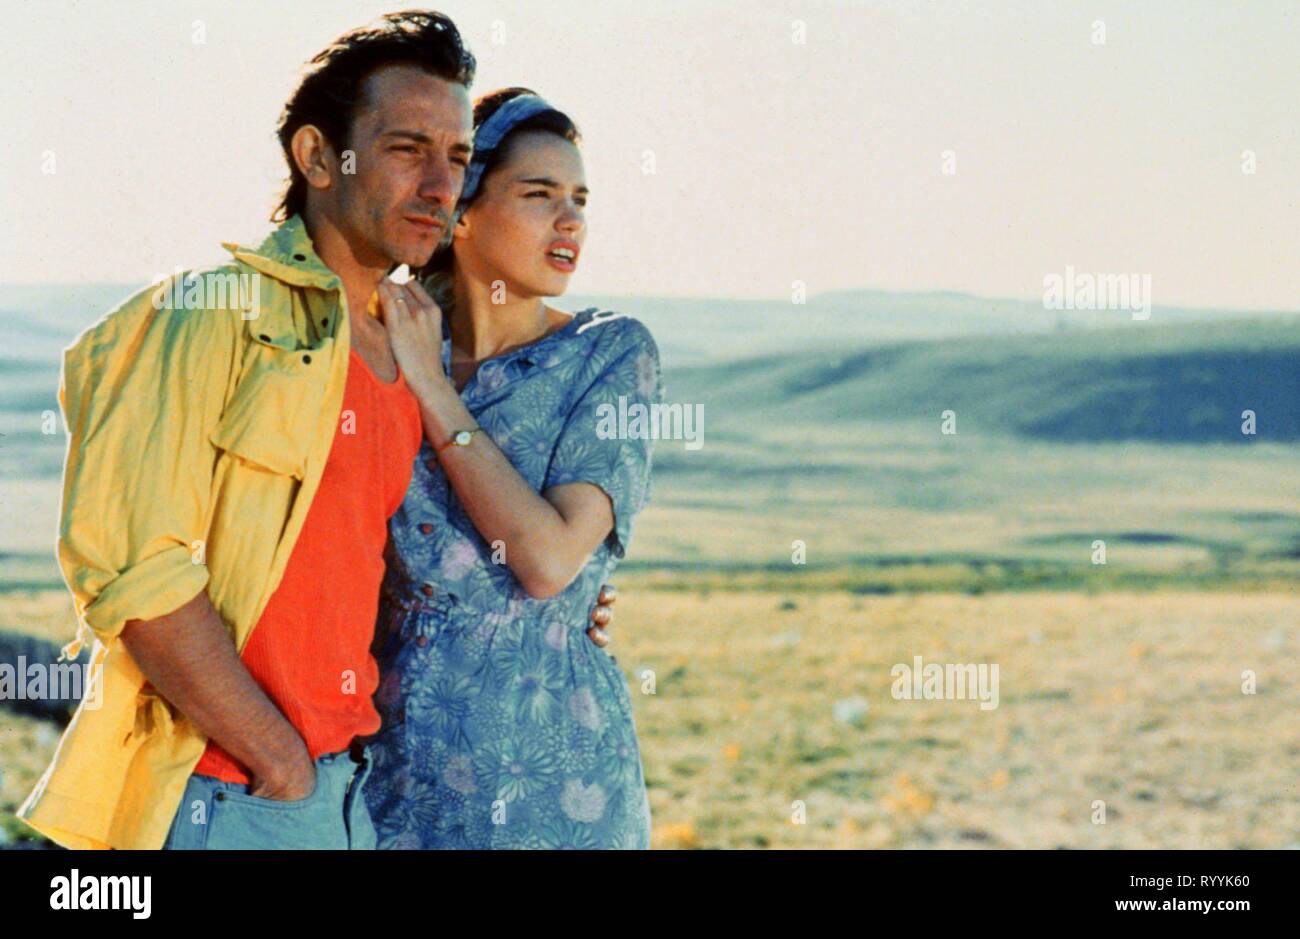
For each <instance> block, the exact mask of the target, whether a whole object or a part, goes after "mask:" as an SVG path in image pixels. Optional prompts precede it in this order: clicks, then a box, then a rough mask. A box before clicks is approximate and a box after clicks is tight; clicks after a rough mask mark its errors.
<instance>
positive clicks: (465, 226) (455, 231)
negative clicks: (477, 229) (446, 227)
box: [451, 209, 469, 239]
mask: <svg viewBox="0 0 1300 939" xmlns="http://www.w3.org/2000/svg"><path fill="white" fill-rule="evenodd" d="M467 215H469V210H468V209H466V210H464V211H461V212H459V213H457V215H456V224H455V225H454V226H452V229H451V237H452V238H453V239H454V238H468V237H469V219H468V218H466V216H467Z"/></svg>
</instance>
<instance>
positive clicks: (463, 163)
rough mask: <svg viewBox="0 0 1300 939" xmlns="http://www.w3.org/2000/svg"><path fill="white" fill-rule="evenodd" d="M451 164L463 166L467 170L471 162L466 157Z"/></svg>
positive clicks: (458, 158) (454, 160) (456, 158)
mask: <svg viewBox="0 0 1300 939" xmlns="http://www.w3.org/2000/svg"><path fill="white" fill-rule="evenodd" d="M451 162H453V163H455V164H456V165H457V166H463V167H465V168H466V169H468V168H469V160H467V159H465V158H464V157H455V158H454V159H453V160H452V161H451Z"/></svg>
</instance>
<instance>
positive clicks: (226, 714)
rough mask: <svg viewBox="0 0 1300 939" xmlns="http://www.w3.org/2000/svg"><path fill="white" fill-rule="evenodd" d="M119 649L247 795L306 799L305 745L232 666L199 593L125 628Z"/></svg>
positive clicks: (309, 774)
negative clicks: (235, 767) (222, 760)
mask: <svg viewBox="0 0 1300 939" xmlns="http://www.w3.org/2000/svg"><path fill="white" fill-rule="evenodd" d="M122 642H123V643H124V644H125V646H126V649H127V651H128V652H130V653H131V657H132V658H133V659H134V660H135V662H136V664H137V665H139V666H140V670H141V671H142V672H144V675H145V677H146V678H148V679H149V681H150V683H151V684H152V685H153V686H154V687H155V688H157V689H158V691H159V692H160V693H161V694H162V696H163V697H164V698H166V699H167V700H168V701H169V702H171V703H172V704H173V705H175V707H176V708H177V709H178V710H179V711H180V712H181V713H182V714H184V715H185V716H186V717H187V718H188V719H189V720H190V721H191V722H192V723H193V724H194V725H195V726H196V727H198V728H199V730H201V731H203V733H205V734H206V735H207V736H209V737H210V738H212V739H213V740H215V741H216V742H217V743H219V744H220V745H221V746H222V747H223V748H224V749H225V751H226V752H227V753H229V754H230V755H231V756H233V757H234V758H235V759H237V760H239V761H240V762H241V763H243V764H244V765H245V766H247V767H248V769H249V771H250V773H251V774H252V777H253V785H252V789H251V791H252V794H253V795H255V796H262V797H264V798H268V799H305V798H306V797H307V796H309V795H311V793H312V790H313V789H314V788H315V786H316V768H315V766H314V765H313V763H312V760H311V755H310V754H309V753H308V752H307V746H306V744H304V743H303V740H302V737H301V736H300V735H299V734H298V732H297V730H295V729H294V727H293V725H292V724H290V723H289V722H288V720H286V719H285V717H284V715H283V714H281V713H280V711H279V709H278V708H277V707H276V706H275V704H274V703H273V702H272V701H271V699H270V698H268V697H267V696H266V693H265V692H264V691H262V689H261V688H260V687H259V686H258V684H257V682H255V681H254V680H253V676H252V675H250V674H249V672H248V669H247V668H245V667H244V663H243V662H241V661H240V659H239V655H238V653H236V651H235V645H234V643H233V642H231V641H230V632H229V630H227V629H226V626H225V624H224V623H223V622H222V621H221V616H220V615H219V614H218V613H217V611H216V610H215V609H214V608H213V606H212V601H210V600H209V599H208V594H207V591H203V592H201V593H199V595H198V596H196V597H195V598H194V599H193V600H191V601H189V602H188V603H186V604H185V605H184V606H182V607H181V608H180V609H178V610H175V611H174V612H172V613H168V614H166V615H164V616H159V617H158V618H156V619H151V620H130V621H128V622H127V624H126V626H125V627H124V628H123V630H122Z"/></svg>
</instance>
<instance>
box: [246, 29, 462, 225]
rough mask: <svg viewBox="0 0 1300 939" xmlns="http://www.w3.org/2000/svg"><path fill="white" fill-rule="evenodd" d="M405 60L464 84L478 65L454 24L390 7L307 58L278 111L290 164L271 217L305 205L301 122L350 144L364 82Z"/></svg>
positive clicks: (334, 142)
mask: <svg viewBox="0 0 1300 939" xmlns="http://www.w3.org/2000/svg"><path fill="white" fill-rule="evenodd" d="M403 63H405V64H409V65H416V66H419V67H420V68H422V69H424V70H425V71H426V72H429V73H430V74H432V75H436V76H438V77H439V78H442V79H444V80H446V81H449V82H455V83H456V84H458V85H464V86H465V87H466V88H468V87H469V86H470V84H471V83H472V82H473V81H474V70H475V68H476V67H477V66H476V63H475V61H474V54H473V53H472V52H470V51H469V49H467V48H466V47H465V44H464V42H463V41H462V40H461V37H460V31H459V30H457V29H456V24H455V23H453V22H452V21H451V20H450V19H449V18H448V17H446V16H444V15H443V14H441V13H436V12H434V11H432V10H406V11H404V12H402V13H389V14H386V15H385V16H382V17H380V19H378V20H377V21H376V22H375V23H374V24H373V25H370V26H363V27H361V28H360V29H354V30H352V31H350V32H347V33H344V34H343V35H342V36H340V37H339V38H338V39H335V40H334V41H333V42H332V43H330V44H329V46H328V47H327V48H326V49H324V50H323V51H322V52H320V53H318V54H317V55H316V56H315V57H314V58H312V60H311V61H310V62H309V63H308V64H307V67H306V71H305V73H304V74H303V77H302V81H300V82H299V83H298V87H297V88H296V89H295V90H294V93H293V94H292V95H291V96H290V97H289V101H288V103H287V104H285V106H284V111H283V112H282V113H281V114H280V126H279V127H278V128H277V130H276V135H277V136H278V137H279V138H280V147H281V149H283V150H284V158H285V160H286V162H288V164H289V181H288V184H287V185H286V186H285V189H284V194H283V195H282V196H281V198H280V204H279V205H278V206H276V209H275V212H274V213H273V214H272V215H271V219H272V221H276V222H279V221H284V220H285V219H287V218H289V217H290V216H292V215H296V214H299V213H301V212H302V211H303V209H304V208H305V207H306V205H307V180H306V179H305V178H304V177H303V175H302V173H301V172H299V170H298V167H297V166H296V165H294V162H293V153H292V151H291V150H290V143H291V142H292V140H293V135H294V134H295V133H297V132H298V128H300V127H303V126H304V125H307V124H312V125H314V126H315V127H317V128H319V130H320V132H321V133H322V134H323V135H324V136H325V139H326V140H327V141H329V144H330V146H331V147H333V148H334V149H335V150H336V151H342V150H344V149H346V148H347V144H348V133H349V132H350V130H351V128H352V119H353V117H354V115H355V113H356V109H357V105H358V104H359V103H360V99H361V94H362V83H363V82H364V81H365V80H366V77H367V76H368V75H370V73H371V72H373V71H374V70H375V69H377V68H379V67H380V66H383V65H393V64H403Z"/></svg>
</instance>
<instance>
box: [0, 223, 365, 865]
mask: <svg viewBox="0 0 1300 939" xmlns="http://www.w3.org/2000/svg"><path fill="white" fill-rule="evenodd" d="M225 247H226V248H227V249H229V250H230V251H231V252H232V254H233V255H234V259H233V261H231V262H228V263H226V264H223V265H221V266H220V267H217V268H213V269H209V270H207V271H198V272H192V273H191V274H189V275H178V278H174V279H173V280H170V281H166V282H164V283H163V284H162V286H161V287H159V286H154V287H150V288H148V289H146V290H144V291H142V292H141V293H139V294H137V295H136V296H134V297H132V298H131V299H129V300H127V301H126V302H125V303H123V304H122V305H120V306H119V307H117V308H116V309H115V310H113V311H112V312H111V313H108V314H107V315H106V316H104V317H103V318H101V319H100V320H98V321H97V322H96V323H95V324H93V325H92V326H90V327H89V328H87V329H86V330H85V331H84V332H83V333H82V334H81V335H80V336H78V338H77V339H76V341H75V342H74V343H73V344H72V345H71V346H69V347H68V348H67V349H65V350H64V353H63V369H62V375H61V378H60V383H59V405H60V408H61V409H62V411H63V417H64V421H65V425H66V427H67V431H68V450H67V458H66V463H65V466H64V473H63V499H62V508H61V511H60V519H59V535H58V560H59V565H60V567H61V569H62V572H63V576H64V579H65V580H66V581H67V584H68V587H69V588H70V589H71V591H72V594H73V598H74V601H75V606H76V611H77V619H78V624H79V625H78V636H77V640H76V641H75V642H74V643H72V644H71V646H70V647H69V649H68V650H67V651H70V652H71V653H72V654H74V655H75V654H76V649H79V648H80V646H81V644H82V641H83V639H85V638H92V637H93V640H94V647H93V654H92V658H91V666H92V667H91V674H92V676H96V677H95V678H94V679H93V680H101V681H102V682H103V686H102V695H98V696H97V695H94V694H91V693H90V692H89V691H88V692H87V693H86V694H85V696H84V698H83V704H82V706H81V707H80V708H78V710H77V713H76V715H75V716H74V718H73V720H72V722H71V724H70V725H69V726H68V729H67V731H66V732H65V733H64V735H63V739H62V740H61V741H60V743H59V747H58V750H57V752H56V753H55V756H54V759H53V761H52V762H51V764H50V766H49V768H48V769H47V770H46V771H45V775H44V776H43V777H42V778H41V780H40V782H39V783H38V784H37V786H36V788H35V789H34V790H33V791H32V793H31V795H30V796H28V798H27V800H26V802H24V803H23V805H22V807H21V808H20V809H19V810H18V815H19V817H20V818H22V819H24V820H25V821H26V822H27V823H28V824H30V825H31V826H32V827H33V828H35V829H36V830H37V831H40V832H42V833H43V834H45V835H46V836H47V837H49V838H51V839H52V840H54V841H56V842H58V843H59V844H61V845H64V846H65V847H69V848H160V847H162V844H163V841H164V840H165V839H166V835H167V831H168V829H169V827H170V825H171V821H172V818H173V816H174V815H175V813H176V810H177V808H178V806H179V804H180V800H181V794H182V792H183V790H184V788H185V783H186V780H187V779H188V777H189V775H190V773H191V771H192V770H193V768H194V766H195V765H196V764H197V763H198V761H199V758H200V757H201V756H202V754H203V750H204V747H205V745H206V742H207V741H206V738H205V737H204V735H203V734H202V733H200V732H199V731H198V729H197V728H195V727H194V726H193V725H192V724H191V723H190V722H189V721H188V720H186V719H185V718H184V716H183V715H181V714H179V713H178V712H176V711H175V710H174V709H173V708H172V707H171V705H170V704H168V703H167V702H166V701H165V700H163V699H162V698H161V697H160V696H159V695H157V694H156V693H154V692H153V691H152V686H149V687H148V688H146V681H145V679H144V676H143V674H142V673H141V672H140V669H139V668H138V667H137V666H136V664H135V663H134V662H133V661H132V659H131V657H130V655H129V654H128V653H127V651H126V648H125V646H124V645H123V643H122V642H121V639H120V633H121V631H122V627H123V626H124V625H125V623H126V622H127V621H128V620H133V619H145V620H147V619H152V618H155V617H158V616H161V615H163V614H165V613H169V612H171V611H173V610H175V609H177V608H178V607H180V606H183V605H184V604H185V603H187V602H188V601H189V600H191V599H193V598H194V597H196V596H197V595H198V594H199V592H200V591H203V590H206V591H207V593H208V597H209V598H210V599H211V601H212V604H213V606H214V607H215V608H216V610H217V612H218V613H219V614H220V615H221V617H222V619H224V620H225V622H226V624H227V626H229V628H230V630H231V633H232V635H233V637H234V641H235V645H236V647H237V648H238V649H240V650H242V649H243V647H244V643H245V642H247V640H248V637H249V634H250V633H251V632H252V629H253V626H254V624H256V623H257V620H258V618H259V617H260V616H261V614H262V610H263V608H264V607H265V606H266V603H267V601H268V600H269V599H270V596H271V594H272V593H273V592H274V590H275V588H276V587H277V586H278V584H279V583H280V579H281V577H282V575H283V574H284V571H285V567H286V565H287V563H288V560H289V554H290V552H291V551H292V550H293V546H294V542H295V541H296V540H297V537H298V533H299V532H300V531H301V529H302V524H303V521H304V519H305V518H306V515H307V510H308V507H309V506H310V505H311V501H312V498H313V497H314V496H315V493H316V490H317V487H318V486H319V484H320V480H321V474H322V471H323V470H324V467H325V460H326V458H327V456H328V455H329V450H330V446H331V445H332V443H333V440H334V430H335V427H336V426H337V421H338V417H339V412H340V410H341V409H342V404H343V389H344V385H345V384H346V380H347V367H348V350H349V343H350V330H349V321H348V312H347V294H346V292H345V291H344V290H343V288H342V283H341V282H340V281H339V279H338V277H337V276H336V275H335V274H334V273H333V272H332V271H331V270H329V268H327V267H326V266H325V265H324V263H323V262H322V261H321V260H320V258H319V257H318V256H317V254H316V252H315V250H314V249H313V248H312V244H311V240H310V238H309V237H308V235H307V231H306V229H305V228H304V226H303V223H302V220H301V218H299V217H298V216H294V217H293V218H291V219H289V220H288V221H286V222H285V223H284V224H282V225H280V226H279V227H278V228H276V229H275V230H274V231H273V232H272V233H271V234H270V235H269V236H268V237H267V238H266V240H265V241H264V242H263V243H262V244H261V245H260V246H259V247H257V248H255V249H253V248H246V247H240V246H238V245H233V244H227V245H225ZM231 275H235V276H234V277H232V276H231ZM241 275H242V277H243V281H242V284H243V285H246V286H247V288H248V289H247V290H240V289H237V288H238V285H239V284H240V283H241V281H240V277H241ZM177 279H179V280H180V283H175V281H176V280H177ZM223 283H224V284H225V285H226V287H227V288H231V287H232V286H233V287H235V288H236V289H226V290H225V291H224V293H225V296H224V297H223V296H222V292H221V288H220V287H219V286H217V285H219V284H223ZM196 284H197V285H198V286H195V285H196ZM232 294H233V296H232ZM372 302H373V301H372ZM160 304H161V305H162V306H164V307H166V306H168V304H170V306H171V307H172V308H170V309H168V308H163V309H158V306H159V305H160ZM97 697H98V698H99V703H100V706H99V707H98V708H93V707H87V704H89V703H90V702H91V701H92V699H95V698H97Z"/></svg>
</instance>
